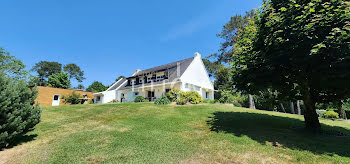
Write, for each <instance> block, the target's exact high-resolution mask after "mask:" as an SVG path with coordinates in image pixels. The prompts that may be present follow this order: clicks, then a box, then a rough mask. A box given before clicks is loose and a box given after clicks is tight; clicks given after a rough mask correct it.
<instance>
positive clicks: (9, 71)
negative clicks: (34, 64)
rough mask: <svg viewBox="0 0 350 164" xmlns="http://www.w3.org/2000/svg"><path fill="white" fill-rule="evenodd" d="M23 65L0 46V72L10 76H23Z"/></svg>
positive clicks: (24, 72)
mask: <svg viewBox="0 0 350 164" xmlns="http://www.w3.org/2000/svg"><path fill="white" fill-rule="evenodd" d="M24 68H25V65H24V64H23V62H22V61H20V60H17V59H16V58H15V57H14V56H11V55H10V53H9V52H6V51H5V50H4V49H3V48H1V47H0V72H3V73H4V74H5V75H6V76H8V77H12V78H23V76H25V75H27V72H26V71H25V70H24Z"/></svg>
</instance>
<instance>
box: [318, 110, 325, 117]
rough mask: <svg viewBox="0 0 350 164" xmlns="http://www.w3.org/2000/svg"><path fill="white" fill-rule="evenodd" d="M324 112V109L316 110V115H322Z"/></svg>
mask: <svg viewBox="0 0 350 164" xmlns="http://www.w3.org/2000/svg"><path fill="white" fill-rule="evenodd" d="M324 112H326V110H316V113H317V115H318V117H323V114H324Z"/></svg>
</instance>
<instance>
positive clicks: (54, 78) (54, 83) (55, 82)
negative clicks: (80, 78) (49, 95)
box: [48, 72, 70, 89]
mask: <svg viewBox="0 0 350 164" xmlns="http://www.w3.org/2000/svg"><path fill="white" fill-rule="evenodd" d="M48 85H49V86H50V87H54V88H63V89H68V88H70V80H69V76H68V74H67V73H64V72H60V73H58V74H53V75H51V76H50V77H49V80H48Z"/></svg>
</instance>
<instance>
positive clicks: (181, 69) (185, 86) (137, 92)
mask: <svg viewBox="0 0 350 164" xmlns="http://www.w3.org/2000/svg"><path fill="white" fill-rule="evenodd" d="M175 88H176V89H180V90H182V91H184V92H186V91H196V92H198V93H199V94H200V95H201V96H202V97H203V99H214V86H213V84H212V82H211V81H210V78H209V75H208V72H207V70H206V68H205V66H204V63H203V61H202V58H201V55H200V54H199V53H195V55H194V57H191V58H188V59H184V60H180V61H177V62H173V63H169V64H166V65H161V66H158V67H154V68H150V69H146V70H137V71H136V72H135V73H134V74H133V75H132V76H130V77H128V78H125V79H120V80H119V81H117V82H116V83H114V84H113V85H112V86H111V87H109V88H108V89H107V90H106V91H104V92H99V93H95V94H94V102H95V103H109V102H112V101H117V102H132V101H134V100H135V98H136V97H137V96H143V97H145V98H147V99H148V100H150V101H154V100H156V99H157V98H159V97H161V96H162V95H164V94H165V93H167V92H169V91H170V90H171V89H175Z"/></svg>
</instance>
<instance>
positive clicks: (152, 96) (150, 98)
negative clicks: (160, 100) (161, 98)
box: [147, 91, 154, 101]
mask: <svg viewBox="0 0 350 164" xmlns="http://www.w3.org/2000/svg"><path fill="white" fill-rule="evenodd" d="M147 96H148V100H149V101H153V99H154V91H148V95H147Z"/></svg>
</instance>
